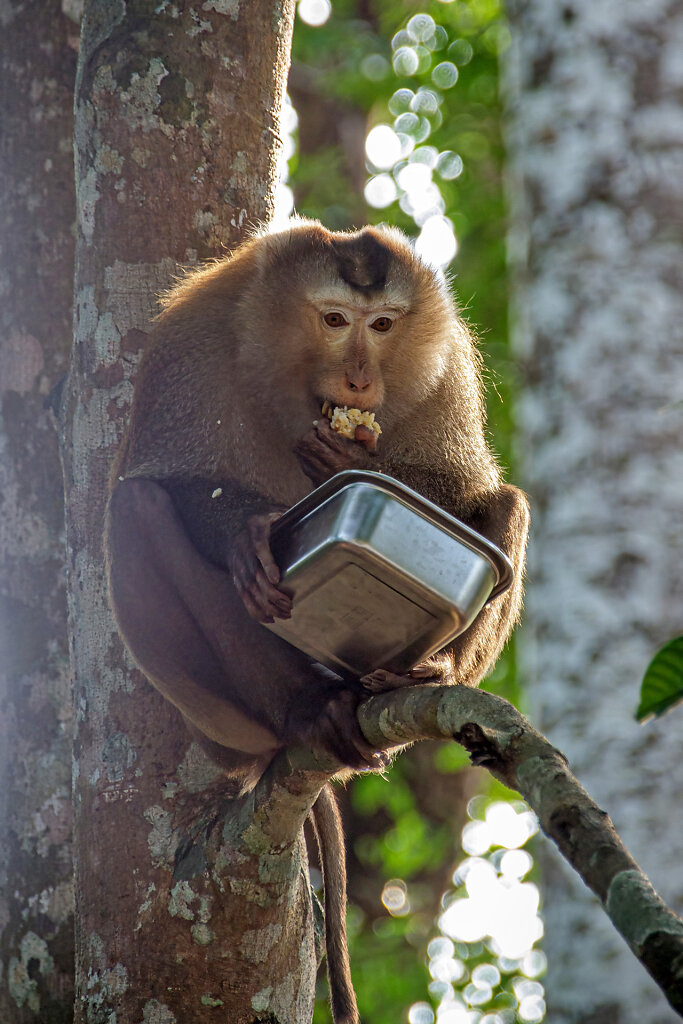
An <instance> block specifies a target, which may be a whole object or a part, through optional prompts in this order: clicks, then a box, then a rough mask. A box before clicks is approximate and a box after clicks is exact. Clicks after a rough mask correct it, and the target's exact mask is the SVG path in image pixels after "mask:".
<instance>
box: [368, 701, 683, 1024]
mask: <svg viewBox="0 0 683 1024" xmlns="http://www.w3.org/2000/svg"><path fill="white" fill-rule="evenodd" d="M359 719H360V722H361V726H362V729H363V732H364V733H365V736H366V738H367V739H368V741H369V742H370V743H372V744H374V745H376V746H377V747H378V749H379V748H381V749H387V748H389V747H391V746H395V745H397V744H403V743H408V742H412V741H414V740H420V739H444V738H449V737H452V738H453V739H455V740H457V741H458V742H459V743H461V744H462V745H463V746H464V747H465V748H466V749H467V750H468V751H469V752H470V753H471V755H472V756H473V758H474V760H475V761H476V763H478V764H481V765H483V766H485V767H486V768H488V770H489V771H490V772H491V774H492V775H494V776H495V777H496V778H497V779H500V781H501V782H503V783H505V785H506V786H509V787H510V788H511V789H514V790H516V791H517V792H519V793H521V795H522V796H523V797H524V799H525V800H526V801H527V803H528V804H529V806H530V807H531V808H532V809H533V810H534V811H535V812H536V814H537V815H538V819H539V821H540V824H541V828H542V829H543V831H544V832H545V834H546V835H547V836H548V837H549V838H550V839H552V840H553V842H554V843H555V844H556V845H557V847H558V849H559V851H560V853H561V854H562V856H563V857H565V859H566V860H567V861H568V862H569V864H571V866H572V867H573V868H574V870H575V871H576V872H577V873H578V874H579V875H580V876H581V878H582V879H583V881H584V882H585V883H586V885H587V886H588V887H589V888H590V889H591V890H592V891H593V892H594V893H595V895H596V896H597V897H598V899H599V900H600V902H601V904H602V906H603V909H604V910H605V911H606V913H607V914H608V916H609V918H610V919H611V921H612V924H613V925H614V927H615V928H616V929H617V931H618V932H619V933H620V934H621V935H622V936H623V938H624V939H625V940H626V942H627V943H628V946H629V948H630V949H631V951H632V953H633V954H634V956H636V957H637V958H638V960H640V962H641V963H642V964H643V966H644V967H645V969H646V970H647V971H648V972H649V974H650V975H651V976H652V978H653V979H654V981H655V982H656V983H657V985H658V986H659V987H660V988H661V990H662V992H663V993H664V995H665V996H666V998H667V1000H668V1001H669V1003H670V1005H671V1006H672V1007H673V1008H674V1009H675V1010H676V1011H677V1012H678V1013H679V1014H683V921H681V919H680V918H679V917H677V915H676V914H674V913H673V911H671V910H670V909H669V908H668V907H667V906H666V904H665V903H664V902H663V901H662V900H661V898H660V897H659V896H658V894H657V893H656V892H655V890H654V888H653V886H652V884H651V883H650V881H649V880H648V878H647V877H646V876H645V875H644V874H643V872H642V871H641V869H640V868H639V867H638V865H637V864H636V862H635V861H634V859H633V858H632V857H631V855H630V854H629V852H628V850H627V849H626V847H625V846H624V844H623V843H622V841H621V839H620V838H619V835H618V834H617V832H616V830H615V828H614V825H613V824H612V822H611V821H610V819H609V816H608V815H607V813H606V812H605V811H603V810H601V809H600V808H599V807H598V806H597V804H596V803H595V802H594V801H593V800H592V799H591V797H590V796H589V795H588V793H587V792H586V791H585V789H584V788H583V787H582V786H581V784H580V783H579V782H578V780H577V779H576V778H575V777H574V776H573V775H572V773H571V771H570V770H569V768H568V766H567V761H566V758H565V757H564V755H563V754H562V753H560V751H558V750H556V749H555V748H554V747H553V746H552V745H551V744H550V743H549V741H548V740H547V739H546V738H545V737H544V736H542V735H541V734H540V733H539V732H537V731H536V730H535V729H534V728H533V726H532V725H531V724H530V723H529V722H528V721H527V720H526V719H525V718H524V716H523V715H521V714H520V713H519V712H518V711H517V710H516V709H515V708H514V707H513V706H512V705H511V704H509V703H508V702H507V701H505V700H503V699H502V698H500V697H497V696H495V695H494V694H491V693H487V692H486V691H485V690H471V689H466V688H464V687H459V686H430V685H427V686H420V687H409V688H406V689H404V690H397V691H394V692H393V693H390V694H387V695H384V696H382V697H373V698H372V699H371V700H368V701H367V702H366V703H365V704H363V705H362V707H361V708H360V710H359Z"/></svg>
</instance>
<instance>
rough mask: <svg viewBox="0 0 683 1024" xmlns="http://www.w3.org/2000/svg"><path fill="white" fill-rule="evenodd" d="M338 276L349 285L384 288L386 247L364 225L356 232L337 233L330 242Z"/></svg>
mask: <svg viewBox="0 0 683 1024" xmlns="http://www.w3.org/2000/svg"><path fill="white" fill-rule="evenodd" d="M331 244H332V249H333V251H334V254H335V256H336V257H337V261H338V266H339V276H340V277H341V279H342V281H346V283H347V284H350V285H351V287H352V288H358V289H359V290H360V291H372V290H373V289H377V288H384V286H385V285H386V281H387V273H388V270H389V258H390V256H389V250H388V249H387V247H386V246H385V245H384V244H383V243H382V242H380V240H379V239H378V238H377V237H376V235H374V234H373V233H372V232H371V231H368V230H367V228H365V229H364V230H363V231H361V232H359V233H358V234H357V235H349V236H348V237H344V236H340V235H337V236H335V237H334V238H333V239H332V241H331Z"/></svg>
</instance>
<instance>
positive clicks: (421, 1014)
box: [408, 1003, 434, 1024]
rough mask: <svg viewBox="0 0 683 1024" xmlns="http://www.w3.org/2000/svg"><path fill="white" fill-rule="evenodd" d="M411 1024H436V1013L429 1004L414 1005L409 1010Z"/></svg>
mask: <svg viewBox="0 0 683 1024" xmlns="http://www.w3.org/2000/svg"><path fill="white" fill-rule="evenodd" d="M408 1020H409V1022H410V1024H434V1011H433V1010H432V1008H431V1006H430V1005H429V1003H413V1005H412V1006H411V1007H410V1009H409V1010H408Z"/></svg>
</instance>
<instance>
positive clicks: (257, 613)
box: [231, 550, 292, 622]
mask: <svg viewBox="0 0 683 1024" xmlns="http://www.w3.org/2000/svg"><path fill="white" fill-rule="evenodd" d="M231 571H232V579H233V583H234V584H235V588H236V590H237V593H238V594H239V596H240V598H241V600H242V603H243V605H244V607H245V608H246V610H247V612H248V614H249V615H250V616H251V618H252V619H255V620H256V621H257V622H272V621H273V619H289V618H290V617H291V614H292V599H291V597H289V595H288V594H285V593H283V591H281V590H279V589H278V588H277V587H276V586H274V585H273V584H272V583H271V582H270V581H269V580H268V578H267V576H266V574H265V572H264V571H263V568H262V566H261V565H260V564H259V563H258V562H257V561H256V559H255V557H254V555H253V553H252V552H246V551H244V550H238V551H236V552H235V555H234V557H233V559H232V563H231Z"/></svg>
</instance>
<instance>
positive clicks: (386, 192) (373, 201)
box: [364, 174, 398, 210]
mask: <svg viewBox="0 0 683 1024" xmlns="http://www.w3.org/2000/svg"><path fill="white" fill-rule="evenodd" d="M364 194H365V201H366V202H367V203H368V205H369V206H373V207H374V208H375V209H376V210H383V209H384V208H385V207H386V206H390V205H391V204H392V203H393V202H394V200H395V199H396V197H397V195H398V192H397V189H396V183H395V182H394V179H393V178H392V177H391V175H390V174H376V175H375V177H374V178H370V180H369V181H368V182H367V184H366V186H365V192H364Z"/></svg>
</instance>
